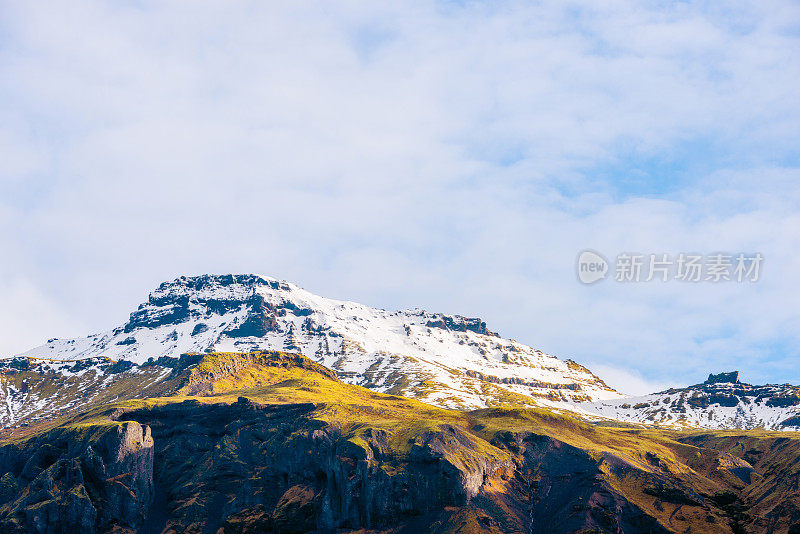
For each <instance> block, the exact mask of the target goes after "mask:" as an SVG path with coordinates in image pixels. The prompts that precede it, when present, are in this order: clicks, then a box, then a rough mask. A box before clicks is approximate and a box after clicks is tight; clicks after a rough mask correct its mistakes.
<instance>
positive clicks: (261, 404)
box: [0, 352, 800, 534]
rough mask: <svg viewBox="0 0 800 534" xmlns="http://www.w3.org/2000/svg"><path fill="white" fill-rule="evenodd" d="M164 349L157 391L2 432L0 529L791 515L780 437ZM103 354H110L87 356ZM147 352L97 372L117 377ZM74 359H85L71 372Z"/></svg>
mask: <svg viewBox="0 0 800 534" xmlns="http://www.w3.org/2000/svg"><path fill="white" fill-rule="evenodd" d="M18 361H19V362H21V361H22V360H18ZM76 363H80V362H76ZM145 363H146V362H145ZM165 363H172V364H174V367H173V368H171V370H170V371H169V372H168V374H167V376H165V377H164V378H163V379H162V380H161V382H160V384H161V387H162V389H159V390H155V389H154V390H152V391H150V394H151V395H155V396H149V395H143V396H142V397H141V398H138V399H129V400H123V401H117V402H111V403H108V402H104V401H97V402H95V403H93V404H91V405H90V406H87V407H85V409H84V410H83V411H80V412H79V413H75V414H72V415H68V414H63V415H61V416H59V417H58V418H57V419H55V420H49V421H47V422H39V423H36V424H34V425H32V426H28V427H19V426H17V427H15V428H12V429H8V430H6V431H4V432H0V531H2V532H8V533H12V534H16V533H23V532H39V533H46V532H48V533H49V532H54V533H55V532H84V533H88V534H92V533H96V532H114V533H118V534H123V533H130V534H132V533H134V532H139V533H151V532H156V533H165V534H170V533H178V532H181V533H183V532H185V533H197V534H201V533H206V532H213V533H220V534H233V533H249V532H278V533H300V532H369V533H395V534H401V533H414V532H431V533H439V534H446V533H456V532H461V533H491V534H497V533H503V532H509V533H511V532H513V533H523V532H524V533H530V532H547V533H552V534H561V533H564V534H566V533H576V532H582V533H589V532H597V533H600V532H603V533H606V532H607V533H612V532H613V533H621V534H639V533H658V534H661V533H678V532H681V533H683V532H692V533H695V534H698V533H700V534H702V533H708V534H711V533H714V534H719V533H722V534H738V533H741V532H748V533H755V534H761V533H764V534H766V533H774V534H789V533H794V532H797V526H798V524H800V489H798V488H800V467H798V466H800V439H798V438H797V437H796V436H795V435H792V434H786V433H781V434H776V433H768V432H763V431H759V432H752V431H750V432H746V431H739V432H715V431H703V432H675V431H670V430H664V429H660V430H659V429H649V430H640V429H635V428H627V427H605V426H603V425H592V424H589V423H587V422H584V421H580V420H578V419H575V418H573V417H570V416H567V415H563V414H557V413H554V412H552V411H548V410H544V409H531V408H522V407H502V408H501V407H495V408H482V409H478V410H472V411H463V410H450V409H444V408H440V407H436V406H432V405H429V404H424V403H421V402H419V401H416V400H414V399H410V398H406V397H400V396H396V395H388V394H383V393H378V392H376V391H374V390H369V389H365V388H362V387H359V386H355V385H351V384H348V383H345V382H343V381H341V380H340V379H339V378H338V377H337V375H336V373H334V372H333V371H332V370H329V369H327V368H325V367H323V366H322V365H320V364H318V363H316V362H314V361H311V360H309V359H308V358H305V357H304V356H301V355H298V354H287V353H284V352H251V353H208V354H202V355H195V356H191V357H184V358H182V359H177V360H176V361H170V360H162V364H165ZM104 364H108V365H112V366H113V365H118V364H115V363H110V362H99V361H97V360H93V361H91V366H90V367H98V366H102V365H104ZM162 364H150V365H149V366H148V365H146V366H144V367H139V366H138V365H135V364H130V366H128V368H127V369H117V371H118V372H116V373H113V372H112V371H111V370H110V369H105V372H106V373H108V375H107V376H112V377H118V378H116V380H121V381H125V380H128V379H130V378H131V377H132V376H134V375H135V374H136V373H140V372H148V373H149V372H151V371H152V369H151V371H145V370H147V369H150V368H151V367H152V368H153V369H157V368H159V367H161V368H162V369H166V367H163V366H162ZM37 365H38V364H37ZM11 370H12V369H10V368H9V369H7V371H8V372H9V373H10V372H11ZM82 371H85V372H86V374H90V373H92V372H93V371H91V370H89V369H88V368H87V369H83V370H81V369H73V370H71V371H70V373H72V374H73V375H75V376H77V375H78V374H79V373H81V372H82ZM19 372H20V373H23V374H24V373H29V372H31V370H30V369H27V370H19ZM158 372H163V371H158ZM126 375H130V376H126ZM152 378H153V376H148V380H149V379H152ZM153 387H156V385H155V384H154V385H153ZM121 389H124V387H122V386H121ZM119 393H124V392H123V391H119Z"/></svg>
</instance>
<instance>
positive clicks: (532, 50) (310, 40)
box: [0, 2, 800, 383]
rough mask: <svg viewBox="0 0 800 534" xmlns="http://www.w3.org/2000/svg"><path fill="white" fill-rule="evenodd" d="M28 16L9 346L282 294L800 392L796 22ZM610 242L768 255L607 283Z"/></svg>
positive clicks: (609, 8) (324, 9) (15, 10)
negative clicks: (187, 284)
mask: <svg viewBox="0 0 800 534" xmlns="http://www.w3.org/2000/svg"><path fill="white" fill-rule="evenodd" d="M0 9H2V16H0V21H2V22H0V25H2V27H1V28H0V30H1V32H0V33H1V34H2V38H0V72H1V73H2V76H0V119H2V120H1V121H0V158H1V159H2V161H3V164H2V165H0V230H1V231H0V247H2V250H3V251H4V252H6V253H7V254H6V256H7V258H10V260H7V261H4V262H3V263H2V265H1V266H0V300H1V301H2V302H3V303H4V307H5V308H7V309H11V310H14V311H12V312H7V313H6V314H5V316H4V321H3V322H2V326H0V328H1V330H0V352H6V353H7V352H13V351H16V350H22V349H25V348H28V347H29V346H30V345H33V344H35V343H38V342H41V341H43V340H44V339H46V338H47V337H52V336H55V335H68V334H71V335H79V334H83V333H86V331H89V330H91V331H95V330H101V329H105V328H109V327H111V326H113V325H115V324H116V323H117V322H120V321H122V320H123V319H124V318H125V314H126V313H127V312H128V311H130V310H131V309H132V308H133V307H134V306H135V305H136V304H138V302H139V301H141V300H142V299H143V298H144V297H145V295H146V293H147V291H148V290H149V289H150V288H152V287H153V286H154V285H156V284H157V283H159V282H160V281H162V280H163V279H168V278H171V277H174V276H177V275H180V274H191V273H199V272H231V271H258V272H263V273H265V274H270V275H274V276H279V277H284V278H287V279H291V280H293V281H296V282H298V283H300V284H301V285H304V286H305V287H307V288H308V289H310V290H313V291H316V292H318V293H321V294H324V295H330V296H335V297H342V298H348V299H354V300H360V301H363V302H365V303H368V304H373V305H378V306H383V307H407V306H424V307H428V308H431V309H437V310H442V311H449V312H459V313H466V314H479V315H482V316H484V317H485V318H486V319H487V320H488V321H489V323H490V325H491V326H493V327H495V328H496V329H499V330H500V331H501V333H503V334H505V335H508V336H512V337H515V338H517V339H519V340H521V341H524V342H527V343H529V344H532V345H535V346H540V347H542V348H544V349H546V350H548V351H549V352H552V353H555V354H558V355H561V356H564V357H572V358H574V359H576V360H579V361H583V362H587V363H590V362H593V363H596V364H601V365H608V366H609V368H610V367H615V368H625V369H631V370H632V371H630V372H633V373H637V372H638V373H641V377H642V380H646V381H649V382H656V383H665V382H671V381H679V382H681V381H684V382H689V381H698V380H699V379H701V378H703V377H704V376H705V375H706V374H707V373H708V372H709V371H712V370H719V369H720V368H725V369H728V368H732V367H742V368H748V369H749V370H750V371H749V372H750V375H749V378H750V379H751V380H753V381H784V380H786V379H791V380H794V381H800V372H798V371H796V370H795V368H794V367H793V366H791V365H790V362H793V361H796V358H797V356H798V349H797V348H796V347H797V346H798V344H797V341H798V339H797V338H798V334H797V333H798V332H800V329H798V326H799V325H798V323H799V322H800V309H799V308H798V306H797V304H796V303H797V302H798V297H800V295H799V294H798V293H800V291H799V290H798V289H797V287H798V285H797V284H795V283H793V280H794V279H793V277H794V276H796V274H795V273H797V272H798V266H799V265H798V259H797V254H796V252H795V251H796V250H798V249H800V246H798V245H800V220H798V219H799V218H800V185H799V184H800V182H799V181H798V178H799V177H798V165H797V162H798V150H797V140H798V138H800V135H799V134H800V106H799V105H798V100H797V98H796V94H795V93H796V87H797V83H798V80H800V62H798V61H797V59H796V53H795V51H796V50H797V48H798V44H800V43H798V41H799V40H800V39H799V38H798V32H797V28H798V23H800V7H798V6H797V4H795V3H792V2H758V3H755V2H754V3H746V2H742V3H737V4H736V5H733V6H729V7H727V8H725V9H722V8H718V7H715V6H714V5H711V4H707V3H691V2H689V3H680V4H662V3H657V4H648V5H644V4H641V3H629V2H610V3H604V4H603V5H602V6H600V5H597V4H596V3H585V4H581V3H566V4H565V3H563V2H540V3H537V4H535V5H532V4H528V3H514V2H509V3H493V4H491V5H489V4H483V3H474V4H473V3H465V4H457V3H440V4H426V3H420V4H405V5H403V6H402V7H398V6H388V5H383V4H375V5H370V6H366V7H365V6H363V5H360V6H356V5H349V4H339V5H334V4H330V3H325V4H322V3H319V4H315V3H304V4H296V3H291V4H286V5H281V4H276V3H271V4H269V5H259V4H256V5H253V4H250V3H245V2H231V3H225V4H219V5H214V4H213V3H212V4H205V5H203V6H198V4H196V3H194V2H191V3H190V2H170V3H148V2H144V3H128V4H112V3H103V2H94V3H91V2H89V3H81V4H79V5H74V4H64V3H52V4H49V5H46V4H41V3H37V4H30V3H28V4H15V5H10V4H5V5H3V6H2V7H1V8H0ZM587 246H588V247H592V248H596V249H598V250H601V251H604V252H605V253H607V254H616V253H617V252H620V251H623V250H640V251H642V252H672V253H675V252H680V251H690V250H698V251H702V252H711V251H716V250H730V251H734V252H735V251H760V252H762V253H764V254H765V257H766V258H767V259H766V263H765V271H764V275H763V278H762V281H761V282H759V283H758V284H752V285H750V286H747V285H710V284H707V285H701V286H697V287H695V286H681V285H678V284H675V283H669V284H664V285H663V286H658V285H642V284H639V285H635V286H631V287H622V286H620V285H618V284H617V285H615V284H613V283H607V284H604V285H602V284H601V285H598V286H595V287H590V288H587V287H582V286H580V285H579V284H578V283H577V282H576V280H575V276H574V272H573V270H572V269H573V262H574V259H575V254H576V253H577V252H578V251H579V250H581V249H583V248H585V247H587ZM20 287H23V288H28V289H25V290H24V291H23V290H20V289H19V288H20ZM31 295H35V298H33V297H31ZM41 309H46V310H48V311H47V312H46V313H45V312H42V313H40V312H39V310H41ZM32 316H35V317H37V320H36V321H32V320H31V319H30V318H31V317H32ZM743 370H744V369H743Z"/></svg>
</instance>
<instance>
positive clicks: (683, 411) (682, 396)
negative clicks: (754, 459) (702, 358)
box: [580, 371, 800, 430]
mask: <svg viewBox="0 0 800 534" xmlns="http://www.w3.org/2000/svg"><path fill="white" fill-rule="evenodd" d="M580 408H581V410H583V411H584V413H585V414H587V415H596V416H601V417H603V418H609V419H615V420H618V421H625V422H631V423H643V424H655V425H659V426H664V427H672V428H697V427H701V428H716V429H733V428H736V429H755V428H764V429H767V430H800V388H798V387H797V386H792V385H790V384H780V385H779V384H769V385H765V386H753V385H750V384H745V383H742V382H739V378H738V372H736V371H734V372H731V373H721V374H719V375H709V377H708V380H706V381H705V382H703V383H702V384H697V385H694V386H689V387H686V388H674V389H669V390H667V391H662V392H661V393H654V394H652V395H644V396H641V397H631V398H628V399H616V400H605V401H597V402H589V403H583V404H581V405H580Z"/></svg>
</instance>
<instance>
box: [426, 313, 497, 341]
mask: <svg viewBox="0 0 800 534" xmlns="http://www.w3.org/2000/svg"><path fill="white" fill-rule="evenodd" d="M425 326H427V327H428V328H442V329H445V330H453V331H456V332H466V331H468V330H469V331H470V332H475V333H476V334H483V335H486V336H497V334H496V333H494V332H491V331H489V330H487V329H486V323H485V322H483V321H482V320H480V319H479V318H477V317H474V318H470V317H461V316H460V315H453V316H451V315H437V316H436V317H434V318H433V319H430V320H429V321H428V322H427V323H425Z"/></svg>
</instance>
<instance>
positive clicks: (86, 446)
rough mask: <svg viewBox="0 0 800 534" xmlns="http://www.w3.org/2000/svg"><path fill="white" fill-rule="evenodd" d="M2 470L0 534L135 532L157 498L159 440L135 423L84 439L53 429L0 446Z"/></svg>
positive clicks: (0, 467) (118, 426) (116, 426)
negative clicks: (155, 451) (155, 447)
mask: <svg viewBox="0 0 800 534" xmlns="http://www.w3.org/2000/svg"><path fill="white" fill-rule="evenodd" d="M40 440H41V441H40ZM0 469H2V470H3V471H5V475H3V478H2V479H0V486H2V489H3V490H5V491H2V492H0V493H2V496H3V499H2V503H0V504H2V507H1V508H0V531H2V532H37V533H58V532H65V533H66V532H88V533H91V532H107V531H110V530H111V529H112V527H114V526H117V527H121V528H130V529H133V528H135V527H137V526H138V525H140V524H142V522H143V520H144V518H145V516H146V515H147V512H148V510H149V508H150V504H151V501H152V497H153V440H152V438H151V436H150V429H149V428H147V427H142V426H141V425H139V424H138V423H136V422H126V423H121V424H119V425H114V426H113V427H111V428H108V429H107V430H105V431H104V432H103V433H101V434H100V435H94V436H85V437H84V439H80V438H77V439H76V436H74V435H69V434H67V433H65V432H63V431H52V432H51V433H48V434H45V435H44V436H41V437H40V438H39V439H37V440H34V441H33V442H24V443H23V444H21V445H6V446H4V447H2V449H0Z"/></svg>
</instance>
